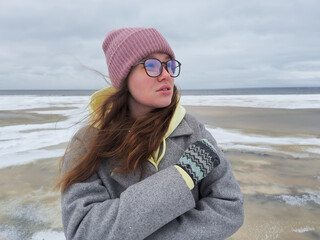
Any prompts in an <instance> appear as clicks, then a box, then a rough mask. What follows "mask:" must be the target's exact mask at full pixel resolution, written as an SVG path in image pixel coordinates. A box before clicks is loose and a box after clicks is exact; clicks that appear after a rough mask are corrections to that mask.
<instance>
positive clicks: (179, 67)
mask: <svg viewBox="0 0 320 240" xmlns="http://www.w3.org/2000/svg"><path fill="white" fill-rule="evenodd" d="M148 60H156V61H158V62H160V64H161V69H160V71H159V74H158V75H156V76H152V75H150V74H149V73H148V70H147V68H146V61H148ZM170 61H174V62H175V63H176V64H177V66H178V67H177V68H178V70H179V72H178V73H177V74H175V75H171V74H170V72H169V71H168V64H169V62H170ZM139 64H143V67H144V70H145V71H146V74H147V75H148V76H149V77H152V78H156V77H159V76H160V75H161V74H162V71H163V65H165V69H166V71H167V72H168V73H169V75H170V76H171V77H173V78H176V77H178V76H179V75H180V71H181V63H180V62H179V61H178V60H175V59H170V60H168V61H166V62H161V61H160V60H159V59H157V58H148V59H146V60H143V61H140V62H138V63H136V64H135V65H133V66H132V68H134V67H136V66H138V65H139Z"/></svg>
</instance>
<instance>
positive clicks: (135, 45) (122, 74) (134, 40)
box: [102, 28, 175, 88]
mask: <svg viewBox="0 0 320 240" xmlns="http://www.w3.org/2000/svg"><path fill="white" fill-rule="evenodd" d="M102 49H103V51H104V54H105V55H106V60H107V65H108V71H109V77H110V79H111V83H112V85H113V86H114V87H115V88H120V86H121V84H122V82H123V80H124V79H125V78H126V77H127V75H128V74H129V72H130V69H131V67H132V66H133V65H134V64H136V63H137V62H139V61H141V60H142V59H143V58H144V57H146V56H148V55H150V54H152V53H155V52H161V53H166V54H168V55H169V56H170V57H171V58H172V59H175V56H174V53H173V51H172V49H171V47H170V46H169V44H168V42H167V41H166V40H165V39H164V37H163V36H162V35H161V34H160V33H159V32H158V31H157V30H156V29H154V28H122V29H117V30H113V31H111V32H109V33H108V34H107V36H106V38H105V40H104V41H103V44H102Z"/></svg>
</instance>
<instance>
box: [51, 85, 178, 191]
mask: <svg viewBox="0 0 320 240" xmlns="http://www.w3.org/2000/svg"><path fill="white" fill-rule="evenodd" d="M129 94H130V93H129V91H128V87H127V81H124V84H123V86H122V88H121V89H120V90H119V91H116V92H115V93H114V94H113V95H111V96H110V97H108V98H107V99H106V101H105V102H104V103H103V104H102V106H101V108H100V109H98V111H96V118H95V120H94V121H93V122H92V124H91V125H90V127H88V128H87V130H86V133H85V134H84V136H83V139H82V142H84V139H86V140H87V139H89V138H88V137H89V135H90V132H92V131H91V130H92V129H93V128H94V126H98V128H97V131H96V132H97V133H96V134H95V136H94V137H92V136H90V141H89V142H88V140H87V142H86V144H85V145H86V147H87V149H86V150H87V151H86V153H84V154H83V155H80V156H76V157H75V158H74V159H72V161H69V162H68V166H67V167H64V170H63V171H62V166H63V165H64V160H65V157H66V155H67V154H69V153H70V151H74V150H76V149H77V147H75V149H71V148H70V149H69V147H68V149H67V151H66V153H65V155H64V156H63V157H62V159H61V161H60V179H59V181H58V183H57V185H56V187H57V188H60V187H61V191H62V192H64V191H65V190H66V188H67V187H68V186H70V185H71V184H74V183H78V182H82V181H85V180H86V179H88V178H90V177H91V176H92V175H93V174H94V172H95V171H96V170H97V168H98V167H99V165H100V164H101V162H102V161H103V160H108V161H111V163H112V166H114V168H113V172H115V173H124V174H126V175H128V174H129V173H130V172H133V173H134V174H135V173H136V169H137V168H140V170H141V176H140V178H142V176H143V172H144V166H143V165H144V163H145V162H146V161H147V160H148V158H149V157H150V156H151V155H152V154H153V153H154V152H155V151H156V150H157V148H158V147H159V146H160V144H161V142H162V139H163V137H164V135H165V133H166V132H167V130H168V127H169V124H170V120H171V118H172V115H173V113H174V111H175V109H176V106H177V103H178V101H179V96H178V95H179V93H178V90H177V88H176V86H175V87H174V91H173V96H172V101H171V104H170V105H169V106H167V107H165V108H158V109H155V110H153V111H152V112H150V113H148V114H146V115H145V116H143V117H140V118H137V119H133V118H131V117H130V114H129V110H128V104H127V103H128V97H129ZM90 129H91V130H90ZM70 166H73V167H70ZM62 172H63V174H62Z"/></svg>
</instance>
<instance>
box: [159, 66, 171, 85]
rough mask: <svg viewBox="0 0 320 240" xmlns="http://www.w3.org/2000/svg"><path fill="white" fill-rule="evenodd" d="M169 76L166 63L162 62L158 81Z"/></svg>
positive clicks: (167, 78)
mask: <svg viewBox="0 0 320 240" xmlns="http://www.w3.org/2000/svg"><path fill="white" fill-rule="evenodd" d="M170 78H171V76H170V74H169V73H168V71H167V65H166V64H165V63H162V73H161V74H160V76H159V77H158V81H163V80H169V79H170Z"/></svg>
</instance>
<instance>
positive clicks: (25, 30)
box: [0, 0, 320, 89]
mask: <svg viewBox="0 0 320 240" xmlns="http://www.w3.org/2000/svg"><path fill="white" fill-rule="evenodd" d="M319 13H320V1H318V0H263V1H261V0H242V1H241V0H220V1H217V0H199V1H194V0H192V1H189V0H178V1H174V0H162V1H150V0H149V1H146V0H135V1H132V0H119V1H115V0H112V1H110V0H104V1H103V0H91V1H85V0H77V1H75V0H72V1H66V0H63V1H62V0H52V1H49V0H0V89H99V88H103V87H105V86H107V85H106V83H105V82H104V80H103V79H102V78H100V77H99V76H98V75H96V74H94V73H93V72H91V71H89V70H87V69H86V68H84V67H83V65H85V66H87V67H90V68H93V69H96V70H98V71H100V72H102V73H104V74H108V72H107V67H106V62H105V58H104V54H103V51H102V48H101V44H102V41H103V40H104V37H105V35H106V34H107V33H108V32H109V31H110V30H113V29H116V28H122V27H136V26H139V27H154V28H156V29H158V30H159V32H161V33H162V34H163V35H164V37H165V38H166V39H167V40H168V42H169V43H170V45H171V47H172V48H173V50H174V52H175V54H176V58H177V59H178V60H179V61H180V62H181V63H182V73H181V75H180V76H179V77H178V78H177V79H176V83H177V85H178V86H180V87H181V88H182V89H209V88H211V89H218V88H247V87H249V88H251V87H299V86H306V87H314V86H317V87H319V86H320V17H319Z"/></svg>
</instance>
